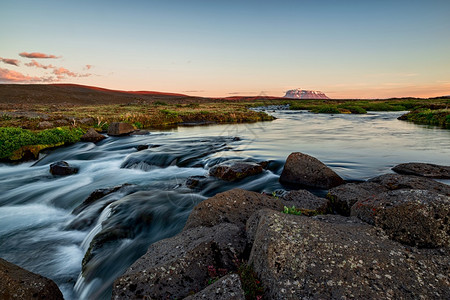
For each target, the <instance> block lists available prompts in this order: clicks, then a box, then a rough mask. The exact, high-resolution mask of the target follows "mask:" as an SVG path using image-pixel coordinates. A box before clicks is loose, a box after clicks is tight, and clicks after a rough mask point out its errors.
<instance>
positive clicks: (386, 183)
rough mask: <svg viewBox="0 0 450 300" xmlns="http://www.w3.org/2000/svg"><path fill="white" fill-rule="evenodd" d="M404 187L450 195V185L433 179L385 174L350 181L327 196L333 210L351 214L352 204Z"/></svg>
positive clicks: (346, 214)
mask: <svg viewBox="0 0 450 300" xmlns="http://www.w3.org/2000/svg"><path fill="white" fill-rule="evenodd" d="M402 189H416V190H430V191H434V192H437V193H439V194H444V195H450V186H448V185H446V184H443V183H440V182H437V181H435V180H432V179H428V178H423V177H418V176H411V175H398V174H384V175H380V176H377V177H374V178H372V179H369V180H368V181H366V182H362V183H348V184H345V185H340V186H337V187H334V188H332V189H330V190H329V191H328V194H327V198H328V199H329V200H330V201H331V206H332V208H333V210H335V211H336V212H337V213H339V214H341V215H344V216H349V215H350V211H351V208H352V206H353V205H354V204H355V203H356V202H357V201H359V200H364V199H367V198H370V197H373V196H375V195H378V194H380V193H384V192H387V191H391V190H392V191H394V190H402Z"/></svg>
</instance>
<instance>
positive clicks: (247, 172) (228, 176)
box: [209, 162, 264, 181]
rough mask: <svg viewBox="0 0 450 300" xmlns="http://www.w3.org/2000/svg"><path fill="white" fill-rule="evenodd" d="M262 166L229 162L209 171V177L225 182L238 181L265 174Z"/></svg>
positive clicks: (251, 163)
mask: <svg viewBox="0 0 450 300" xmlns="http://www.w3.org/2000/svg"><path fill="white" fill-rule="evenodd" d="M263 170H264V169H263V167H262V166H261V165H260V164H257V163H253V162H227V163H222V164H220V165H217V166H215V167H213V168H211V170H209V175H211V176H214V177H217V178H220V179H222V180H225V181H236V180H240V179H244V178H246V177H248V176H252V175H257V174H260V173H262V172H263Z"/></svg>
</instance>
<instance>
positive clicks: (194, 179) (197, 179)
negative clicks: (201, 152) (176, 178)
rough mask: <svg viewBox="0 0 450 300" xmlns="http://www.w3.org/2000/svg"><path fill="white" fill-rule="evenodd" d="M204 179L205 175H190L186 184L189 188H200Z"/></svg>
mask: <svg viewBox="0 0 450 300" xmlns="http://www.w3.org/2000/svg"><path fill="white" fill-rule="evenodd" d="M205 180H206V177H205V176H190V177H188V179H187V180H186V186H187V187H188V188H190V189H195V188H200V187H202V186H203V183H204V181H205Z"/></svg>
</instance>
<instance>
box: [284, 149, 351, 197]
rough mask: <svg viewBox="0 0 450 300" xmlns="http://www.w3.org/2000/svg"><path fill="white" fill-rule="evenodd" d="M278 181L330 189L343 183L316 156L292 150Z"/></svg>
mask: <svg viewBox="0 0 450 300" xmlns="http://www.w3.org/2000/svg"><path fill="white" fill-rule="evenodd" d="M280 182H281V183H284V184H288V185H294V186H308V187H313V188H320V189H330V188H332V187H335V186H338V185H341V184H343V183H344V180H343V179H342V178H341V177H339V175H337V174H336V173H335V172H334V171H333V170H331V169H330V168H328V167H327V166H326V165H325V164H323V163H322V162H321V161H319V160H318V159H317V158H315V157H312V156H309V155H307V154H303V153H300V152H294V153H291V154H290V155H289V156H288V158H287V160H286V163H285V165H284V169H283V172H282V173H281V176H280Z"/></svg>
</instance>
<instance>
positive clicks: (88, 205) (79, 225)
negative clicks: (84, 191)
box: [65, 183, 136, 230]
mask: <svg viewBox="0 0 450 300" xmlns="http://www.w3.org/2000/svg"><path fill="white" fill-rule="evenodd" d="M135 191H136V186H135V185H131V184H128V183H126V184H123V185H119V186H116V187H112V188H106V189H98V190H95V191H94V192H92V193H91V194H90V195H89V197H87V198H86V199H85V200H84V201H83V203H81V204H80V205H79V206H77V207H76V208H75V209H74V210H73V211H72V214H74V215H77V217H76V218H75V219H73V220H72V221H71V222H70V223H69V224H68V225H67V226H66V227H65V229H66V230H86V229H88V228H90V227H91V226H93V225H95V223H96V222H97V220H98V218H99V217H100V215H101V213H102V211H103V210H104V209H105V208H106V207H107V206H108V205H109V204H111V203H113V202H115V201H118V200H120V199H121V198H123V197H124V196H126V195H128V194H131V193H133V192H135Z"/></svg>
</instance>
